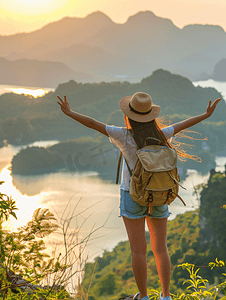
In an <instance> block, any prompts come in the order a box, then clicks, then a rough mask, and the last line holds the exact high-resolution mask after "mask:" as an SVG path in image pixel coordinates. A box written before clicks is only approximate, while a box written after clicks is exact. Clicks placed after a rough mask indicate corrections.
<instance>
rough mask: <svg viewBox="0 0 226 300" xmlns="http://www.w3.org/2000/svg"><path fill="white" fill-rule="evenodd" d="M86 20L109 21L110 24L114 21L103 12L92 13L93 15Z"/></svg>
mask: <svg viewBox="0 0 226 300" xmlns="http://www.w3.org/2000/svg"><path fill="white" fill-rule="evenodd" d="M86 19H89V20H91V21H95V20H98V21H100V20H104V21H108V22H111V23H113V21H112V20H111V19H110V18H109V17H108V16H107V15H106V14H104V13H103V12H101V11H99V10H98V11H95V12H92V13H91V14H89V15H87V16H86Z"/></svg>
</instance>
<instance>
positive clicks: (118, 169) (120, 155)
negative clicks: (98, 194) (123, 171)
mask: <svg viewBox="0 0 226 300" xmlns="http://www.w3.org/2000/svg"><path fill="white" fill-rule="evenodd" d="M121 161H122V151H120V154H119V158H118V167H117V174H116V182H115V183H116V184H118V180H119V171H120V165H121Z"/></svg>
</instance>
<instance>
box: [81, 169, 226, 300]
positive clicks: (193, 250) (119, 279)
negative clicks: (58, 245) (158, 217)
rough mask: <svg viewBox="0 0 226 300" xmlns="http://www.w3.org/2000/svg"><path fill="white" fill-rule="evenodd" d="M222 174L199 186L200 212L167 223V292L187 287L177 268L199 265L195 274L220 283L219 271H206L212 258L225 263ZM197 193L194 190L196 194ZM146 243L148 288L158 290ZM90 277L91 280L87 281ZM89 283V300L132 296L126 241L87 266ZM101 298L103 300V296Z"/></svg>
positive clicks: (224, 182) (225, 215)
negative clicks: (168, 259)
mask: <svg viewBox="0 0 226 300" xmlns="http://www.w3.org/2000/svg"><path fill="white" fill-rule="evenodd" d="M225 175H226V172H224V173H220V172H217V173H216V172H215V171H214V170H212V171H211V174H210V177H209V180H208V183H207V184H203V185H200V186H199V187H197V189H198V190H199V192H200V209H199V210H196V211H191V212H187V213H185V214H183V215H178V216H177V217H176V218H175V219H174V220H172V221H169V222H168V249H169V253H170V256H171V263H172V276H171V285H170V290H171V292H172V293H177V292H182V291H184V290H185V288H186V286H187V285H182V283H183V282H184V281H185V279H187V277H188V274H187V272H186V271H185V270H182V268H178V267H177V265H179V264H182V263H185V262H187V263H192V264H195V265H196V266H200V271H199V275H201V276H202V277H203V278H207V279H208V280H209V282H210V284H213V283H215V284H216V283H217V282H221V281H222V280H223V276H222V270H220V269H214V270H210V268H209V267H208V263H209V262H210V261H215V258H218V259H221V260H223V261H225V260H226V254H225V248H226V239H225V228H226V210H225V209H223V205H225V204H226V196H225V194H226V177H225ZM198 190H197V191H198ZM146 238H147V241H148V248H147V261H148V288H149V289H152V288H155V289H157V290H159V291H160V290H161V288H160V282H159V279H158V275H157V271H156V267H155V261H154V256H153V253H152V251H151V245H150V239H149V234H148V233H147V234H146ZM91 277H92V279H91ZM90 282H91V289H90V295H92V296H93V298H92V299H106V295H108V296H107V298H108V299H109V300H110V299H117V298H119V296H123V295H126V294H132V293H135V292H136V291H137V290H136V286H135V281H134V277H133V273H132V268H131V252H130V247H129V242H128V241H125V242H120V243H119V244H118V245H117V246H116V247H115V248H114V249H113V251H105V252H104V254H103V255H102V257H97V258H96V259H95V262H94V263H87V264H86V268H85V277H84V280H83V285H84V286H85V287H86V288H88V287H89V284H90ZM103 296H104V297H103Z"/></svg>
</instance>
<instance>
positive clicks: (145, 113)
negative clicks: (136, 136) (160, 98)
mask: <svg viewBox="0 0 226 300" xmlns="http://www.w3.org/2000/svg"><path fill="white" fill-rule="evenodd" d="M129 108H130V110H131V111H132V112H134V113H135V114H138V115H147V114H149V113H150V112H151V110H152V107H151V109H149V111H146V112H140V111H138V110H135V109H134V108H132V106H131V105H130V103H129Z"/></svg>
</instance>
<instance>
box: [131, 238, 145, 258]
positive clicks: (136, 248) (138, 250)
mask: <svg viewBox="0 0 226 300" xmlns="http://www.w3.org/2000/svg"><path fill="white" fill-rule="evenodd" d="M131 252H132V254H133V255H134V254H143V255H146V252H147V242H146V241H145V242H144V243H137V244H135V245H132V246H131Z"/></svg>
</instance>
